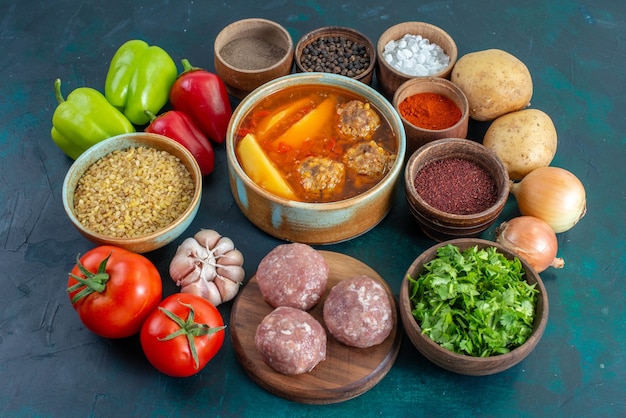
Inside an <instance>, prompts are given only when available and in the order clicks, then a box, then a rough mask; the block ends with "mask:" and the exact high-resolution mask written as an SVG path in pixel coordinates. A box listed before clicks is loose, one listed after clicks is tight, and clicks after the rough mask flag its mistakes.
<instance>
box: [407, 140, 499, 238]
mask: <svg viewBox="0 0 626 418" xmlns="http://www.w3.org/2000/svg"><path fill="white" fill-rule="evenodd" d="M404 179H405V192H406V199H407V202H408V204H409V209H410V211H411V214H412V215H413V217H414V218H415V219H416V220H417V222H418V224H419V226H420V228H421V229H422V231H423V232H424V233H425V234H426V235H427V236H428V237H430V238H432V239H434V240H436V241H446V240H449V239H455V238H469V237H476V236H478V235H480V233H481V232H483V231H484V230H486V229H487V228H489V227H490V226H491V225H492V224H493V223H494V222H495V220H496V219H497V217H498V216H499V215H500V213H502V210H503V209H504V205H505V204H506V201H507V199H508V196H509V175H508V173H507V171H506V168H505V167H504V164H503V163H502V161H501V160H500V158H498V156H497V155H496V154H495V153H494V152H493V151H491V150H490V149H488V148H487V147H485V146H484V145H482V144H480V143H478V142H474V141H471V140H469V139H462V138H443V139H437V140H435V141H432V142H430V143H428V144H426V145H424V146H422V147H420V148H419V149H418V150H417V151H415V152H414V153H413V154H412V155H411V157H410V158H409V160H408V161H407V165H406V167H405V173H404Z"/></svg>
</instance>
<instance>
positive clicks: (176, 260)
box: [170, 229, 245, 306]
mask: <svg viewBox="0 0 626 418" xmlns="http://www.w3.org/2000/svg"><path fill="white" fill-rule="evenodd" d="M170 276H171V277H172V280H174V281H175V282H176V285H177V286H180V288H181V290H180V291H181V293H192V294H195V295H198V296H201V297H203V298H205V299H207V300H208V301H209V302H211V303H212V304H213V305H215V306H217V305H219V304H220V303H223V302H227V301H229V300H231V299H233V298H234V297H235V295H237V292H238V291H239V287H240V286H241V284H242V283H243V280H244V278H245V271H244V269H243V254H242V253H241V251H239V250H237V249H236V248H235V244H234V243H233V241H232V240H231V239H230V238H228V237H223V236H221V235H220V234H219V233H218V232H217V231H214V230H212V229H202V230H200V232H198V233H196V235H194V237H193V238H187V239H186V240H184V241H183V242H182V244H181V245H180V246H179V247H178V249H177V250H176V254H175V255H174V257H173V258H172V261H171V263H170Z"/></svg>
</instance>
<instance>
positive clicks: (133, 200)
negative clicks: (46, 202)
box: [62, 132, 202, 253]
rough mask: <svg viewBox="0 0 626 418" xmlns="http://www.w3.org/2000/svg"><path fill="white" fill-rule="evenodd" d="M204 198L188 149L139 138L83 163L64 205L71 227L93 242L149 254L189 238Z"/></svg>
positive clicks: (111, 142)
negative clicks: (178, 240) (192, 223)
mask: <svg viewBox="0 0 626 418" xmlns="http://www.w3.org/2000/svg"><path fill="white" fill-rule="evenodd" d="M201 194H202V174H201V173H200V167H199V166H198V163H197V162H196V160H195V158H194V157H193V155H192V154H191V153H190V152H189V151H187V149H186V148H184V147H183V146H182V145H180V144H178V143H177V142H176V141H174V140H171V139H169V138H167V137H165V136H162V135H157V134H152V133H146V132H136V133H131V134H124V135H118V136H115V137H112V138H109V139H106V140H104V141H102V142H99V143H98V144H96V145H94V146H93V147H91V148H89V149H88V150H87V151H85V152H84V153H83V154H82V155H81V156H80V157H78V158H77V159H76V161H74V163H73V164H72V166H71V167H70V169H69V170H68V172H67V174H66V176H65V180H64V182H63V192H62V199H63V207H64V209H65V212H66V213H67V216H68V217H69V219H70V221H71V222H72V224H73V225H74V226H75V227H76V229H77V230H78V231H79V232H80V233H81V234H82V235H83V236H84V237H85V238H87V239H88V240H90V241H91V242H93V243H95V244H97V245H114V246H117V247H121V248H125V249H127V250H129V251H133V252H136V253H146V252H149V251H153V250H156V249H158V248H161V247H163V246H165V245H167V244H169V243H170V242H172V241H173V240H175V239H176V238H178V237H179V236H180V235H181V234H182V233H183V232H185V230H186V229H187V228H188V227H189V225H190V224H191V222H192V221H193V219H194V218H195V216H196V214H197V212H198V208H199V206H200V197H201Z"/></svg>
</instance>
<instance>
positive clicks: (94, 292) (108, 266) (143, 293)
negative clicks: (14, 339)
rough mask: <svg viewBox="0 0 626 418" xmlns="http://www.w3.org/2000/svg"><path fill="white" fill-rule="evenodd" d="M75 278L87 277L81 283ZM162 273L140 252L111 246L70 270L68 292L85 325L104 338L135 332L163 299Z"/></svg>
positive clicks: (89, 254) (92, 252) (96, 250)
mask: <svg viewBox="0 0 626 418" xmlns="http://www.w3.org/2000/svg"><path fill="white" fill-rule="evenodd" d="M76 278H81V279H85V283H87V284H88V285H85V283H79V281H78V280H77V279H76ZM162 286H163V285H162V283H161V275H160V274H159V271H158V270H157V268H156V267H155V266H154V264H152V262H151V261H150V260H148V259H147V258H145V257H144V256H142V255H140V254H136V253H133V252H131V251H128V250H125V249H123V248H118V247H114V246H109V245H103V246H100V247H96V248H94V249H92V250H90V251H88V252H87V253H86V254H85V255H83V256H82V257H81V258H80V260H78V261H77V263H76V265H75V266H74V268H73V269H72V272H71V273H70V276H69V279H68V281H67V287H68V289H67V292H68V294H69V297H70V300H72V305H73V306H74V309H75V310H76V312H77V313H78V316H79V317H80V319H81V321H82V322H83V324H85V326H86V327H87V328H88V329H89V330H90V331H92V332H93V333H95V334H98V335H100V336H102V337H105V338H124V337H129V336H131V335H133V334H136V333H137V332H139V330H140V329H141V325H142V324H143V322H144V320H145V319H146V318H147V317H148V315H150V313H151V312H152V311H154V309H156V307H157V306H158V304H159V302H160V301H161V298H162Z"/></svg>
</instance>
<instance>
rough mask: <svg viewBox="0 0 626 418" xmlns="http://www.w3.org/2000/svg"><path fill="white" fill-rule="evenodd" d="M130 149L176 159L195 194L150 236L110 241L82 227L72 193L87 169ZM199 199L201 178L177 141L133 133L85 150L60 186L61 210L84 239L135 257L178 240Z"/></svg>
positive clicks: (159, 136)
mask: <svg viewBox="0 0 626 418" xmlns="http://www.w3.org/2000/svg"><path fill="white" fill-rule="evenodd" d="M131 146H135V147H137V146H145V147H152V148H156V149H159V150H165V151H167V152H168V153H170V154H172V155H174V156H175V157H177V158H178V159H179V160H180V161H181V162H182V163H183V164H184V165H185V167H186V168H187V170H188V171H189V174H190V175H191V178H192V181H193V182H194V193H193V197H192V200H191V201H190V203H189V206H188V207H187V208H186V209H185V210H184V211H183V213H182V214H180V215H179V216H178V218H176V219H175V220H174V221H173V222H172V223H170V224H169V225H167V226H165V227H163V228H161V229H159V230H157V231H154V232H151V233H149V234H144V235H138V236H134V237H112V236H109V235H104V234H101V233H99V232H96V231H93V230H91V229H89V228H87V227H86V226H84V225H83V224H82V223H81V222H80V221H79V220H78V218H77V217H76V215H75V213H74V208H73V206H74V190H75V188H76V185H77V183H78V181H79V179H80V178H81V177H82V175H83V174H84V173H85V171H87V169H88V168H89V167H90V166H91V165H92V164H94V163H95V162H97V161H98V160H100V159H101V158H103V157H105V156H106V155H108V154H110V153H111V152H113V151H116V150H123V149H127V148H129V147H131ZM201 197H202V174H201V171H200V166H199V165H198V163H197V161H196V160H195V158H194V156H193V155H192V154H191V153H190V152H189V151H188V150H187V149H186V148H185V147H184V146H182V145H181V144H179V143H177V142H176V141H174V140H172V139H170V138H168V137H166V136H163V135H160V134H155V133H149V132H133V133H126V134H121V135H116V136H112V137H110V138H107V139H105V140H103V141H100V142H98V143H97V144H95V145H93V146H91V147H90V148H88V149H87V150H86V151H85V152H84V153H83V154H81V155H80V156H79V157H78V158H77V159H76V160H75V161H74V162H73V163H72V165H71V166H70V168H69V169H68V171H67V173H66V175H65V178H64V180H63V186H62V200H63V208H64V210H65V213H66V215H67V216H68V218H69V219H70V221H71V223H72V224H73V225H74V227H75V228H76V229H77V230H78V232H79V233H80V234H81V235H83V236H84V237H85V238H87V239H88V240H90V241H91V242H93V243H95V244H97V245H114V246H117V247H120V248H124V249H127V250H129V251H133V252H136V253H145V252H149V251H153V250H156V249H159V248H161V247H163V246H165V245H167V244H169V243H170V242H172V241H174V240H175V239H176V238H178V237H179V236H180V235H181V234H182V233H183V232H184V231H185V230H186V229H187V228H188V227H189V225H190V224H191V222H192V221H193V219H194V218H195V217H196V215H197V212H198V209H199V207H200V200H201Z"/></svg>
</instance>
